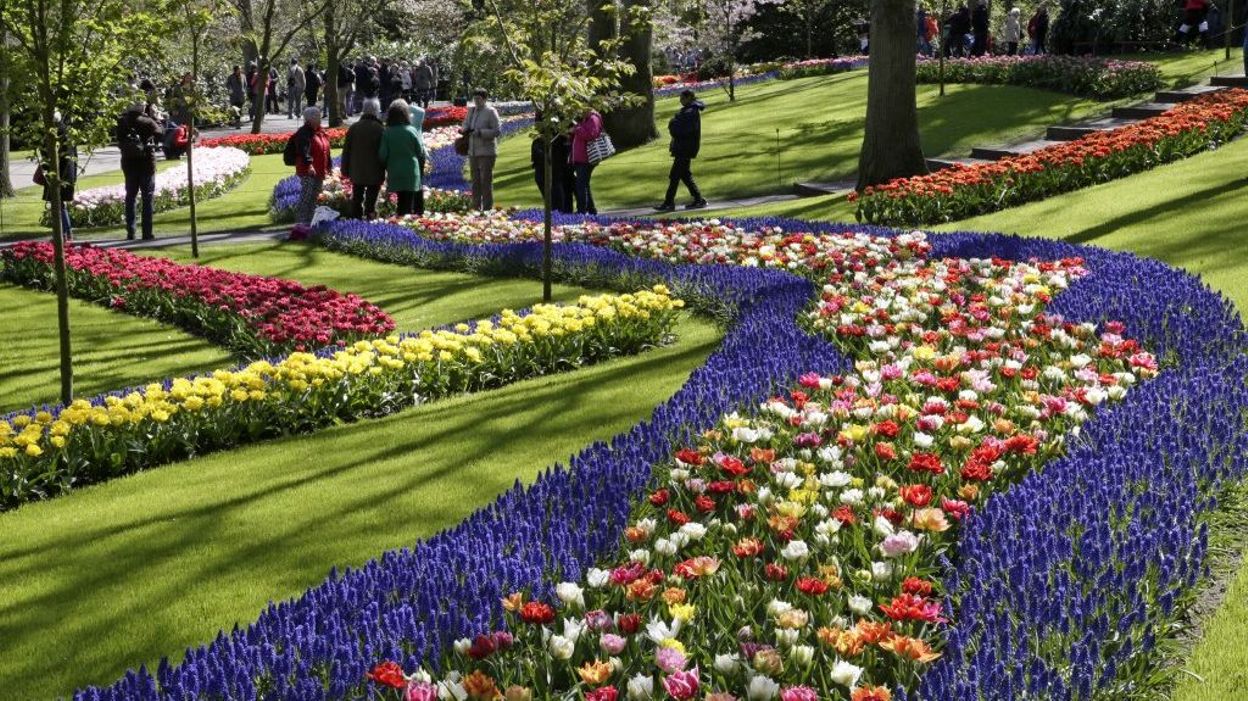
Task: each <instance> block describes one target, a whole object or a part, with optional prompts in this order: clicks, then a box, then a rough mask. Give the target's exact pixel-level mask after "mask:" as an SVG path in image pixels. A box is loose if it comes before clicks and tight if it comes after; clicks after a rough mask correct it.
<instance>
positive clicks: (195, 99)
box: [186, 27, 200, 258]
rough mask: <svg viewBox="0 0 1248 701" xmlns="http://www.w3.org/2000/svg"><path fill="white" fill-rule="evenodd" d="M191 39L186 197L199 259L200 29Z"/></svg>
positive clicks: (193, 248)
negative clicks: (197, 137)
mask: <svg viewBox="0 0 1248 701" xmlns="http://www.w3.org/2000/svg"><path fill="white" fill-rule="evenodd" d="M192 31H193V32H194V34H193V35H192V37H191V94H190V100H191V104H190V105H189V107H190V114H191V123H190V125H189V126H188V129H189V131H188V132H187V136H188V137H189V138H188V139H187V141H186V195H187V197H188V198H189V199H190V205H191V257H192V258H199V219H198V218H197V216H196V214H195V117H196V115H197V114H198V112H199V109H198V108H199V40H200V37H199V28H198V27H192Z"/></svg>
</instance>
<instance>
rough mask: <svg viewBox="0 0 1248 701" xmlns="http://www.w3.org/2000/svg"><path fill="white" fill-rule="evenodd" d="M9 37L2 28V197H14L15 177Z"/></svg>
mask: <svg viewBox="0 0 1248 701" xmlns="http://www.w3.org/2000/svg"><path fill="white" fill-rule="evenodd" d="M8 40H9V37H8V36H7V35H6V34H5V33H4V31H2V30H0V198H4V197H12V196H13V194H14V192H13V178H12V177H11V176H10V175H9V163H10V162H11V161H12V157H11V153H10V144H11V142H10V141H9V54H8V51H9V49H8V46H7V44H8Z"/></svg>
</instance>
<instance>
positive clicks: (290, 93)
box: [225, 56, 438, 128]
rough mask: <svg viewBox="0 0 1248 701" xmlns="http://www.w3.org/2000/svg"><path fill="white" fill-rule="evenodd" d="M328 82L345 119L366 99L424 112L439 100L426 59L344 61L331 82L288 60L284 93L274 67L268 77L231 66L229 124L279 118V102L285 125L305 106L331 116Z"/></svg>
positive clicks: (431, 65)
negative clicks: (260, 115) (262, 114)
mask: <svg viewBox="0 0 1248 701" xmlns="http://www.w3.org/2000/svg"><path fill="white" fill-rule="evenodd" d="M330 80H334V81H335V83H334V85H335V87H336V88H337V95H338V99H337V103H338V105H337V106H338V109H339V111H340V112H341V113H342V114H343V115H344V116H353V115H356V114H360V113H361V112H362V111H363V108H364V101H365V100H368V99H375V100H378V101H379V102H380V103H381V104H390V103H391V102H393V101H394V100H397V99H403V100H406V101H407V102H408V103H410V104H419V105H421V106H422V107H424V108H425V109H428V108H429V103H430V102H432V101H433V100H436V99H437V86H438V71H437V66H436V64H435V63H434V62H433V61H432V60H430V59H421V60H418V61H415V62H414V63H410V64H409V63H408V62H406V61H378V60H377V59H376V58H375V57H373V56H367V57H364V58H361V59H360V60H358V61H356V62H355V63H352V62H350V61H343V62H342V63H341V64H339V66H338V72H337V75H336V76H333V77H331V76H329V75H326V72H325V71H323V70H321V69H319V68H318V67H317V65H316V63H315V62H309V63H308V64H307V65H306V66H303V65H300V63H299V59H297V58H292V59H290V64H289V65H288V66H287V68H286V80H285V87H286V89H285V90H284V91H283V90H280V77H279V75H278V69H277V67H276V66H270V67H269V69H268V71H267V75H266V74H265V73H262V72H261V71H260V70H259V67H258V66H257V64H256V62H255V61H252V62H250V63H248V64H247V69H246V71H244V69H243V68H242V66H234V69H233V71H232V72H231V73H230V75H229V77H227V78H226V81H225V85H226V90H227V92H228V93H229V100H230V109H231V111H232V112H233V115H232V116H233V124H234V126H235V127H236V128H237V127H240V126H241V124H242V119H243V116H244V115H246V116H247V117H248V118H249V119H255V116H256V111H257V110H263V111H264V112H265V113H266V114H281V109H280V104H281V102H282V101H285V103H286V118H287V119H296V118H298V117H299V116H300V115H301V114H302V113H303V108H304V106H307V107H313V106H318V105H319V106H321V109H322V114H323V113H325V112H327V111H329V102H328V100H329V91H328V90H327V89H326V85H327V83H328V81H330Z"/></svg>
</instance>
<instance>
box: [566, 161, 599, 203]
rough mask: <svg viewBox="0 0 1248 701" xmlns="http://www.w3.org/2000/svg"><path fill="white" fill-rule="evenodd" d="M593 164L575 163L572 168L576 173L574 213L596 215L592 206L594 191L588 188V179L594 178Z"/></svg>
mask: <svg viewBox="0 0 1248 701" xmlns="http://www.w3.org/2000/svg"><path fill="white" fill-rule="evenodd" d="M596 166H597V164H595V163H577V164H576V165H574V166H572V168H573V170H575V171H576V211H577V213H578V214H597V213H598V208H597V207H596V206H594V190H593V188H591V187H590V184H589V181H590V178H592V177H594V168H595V167H596Z"/></svg>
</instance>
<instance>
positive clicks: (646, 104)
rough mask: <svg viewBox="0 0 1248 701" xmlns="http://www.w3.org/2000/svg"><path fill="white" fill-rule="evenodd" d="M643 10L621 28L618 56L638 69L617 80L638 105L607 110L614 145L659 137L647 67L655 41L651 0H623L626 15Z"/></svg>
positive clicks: (637, 143) (625, 145)
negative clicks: (636, 19)
mask: <svg viewBox="0 0 1248 701" xmlns="http://www.w3.org/2000/svg"><path fill="white" fill-rule="evenodd" d="M634 8H637V9H640V10H642V11H644V12H645V13H646V15H645V17H646V18H645V19H644V20H643V21H640V22H635V23H632V22H630V23H629V25H628V26H627V27H624V28H623V29H622V31H623V32H624V36H625V39H624V43H623V45H622V46H621V47H620V57H621V58H623V59H624V60H626V61H628V62H629V63H631V64H633V66H634V67H636V69H637V71H636V72H635V73H633V74H632V75H629V76H624V77H623V78H621V79H620V87H621V88H623V91H624V92H627V93H633V94H635V95H640V96H641V97H642V98H643V101H642V102H641V104H639V105H636V106H635V107H626V108H621V109H617V110H614V111H612V112H610V113H608V114H607V115H606V116H605V117H604V118H603V122H604V126H606V129H607V133H608V134H610V135H611V140H612V141H613V142H614V143H615V146H616V147H617V148H621V149H625V148H633V147H635V146H641V145H642V144H646V143H649V142H651V141H654V140H655V139H657V138H659V130H658V128H657V127H656V126H655V124H654V71H653V70H652V69H651V66H650V58H651V54H652V50H653V44H654V32H653V29H652V26H651V24H650V19H649V9H650V0H624V13H625V16H626V17H628V16H630V15H631V11H632V10H633V9H634Z"/></svg>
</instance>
